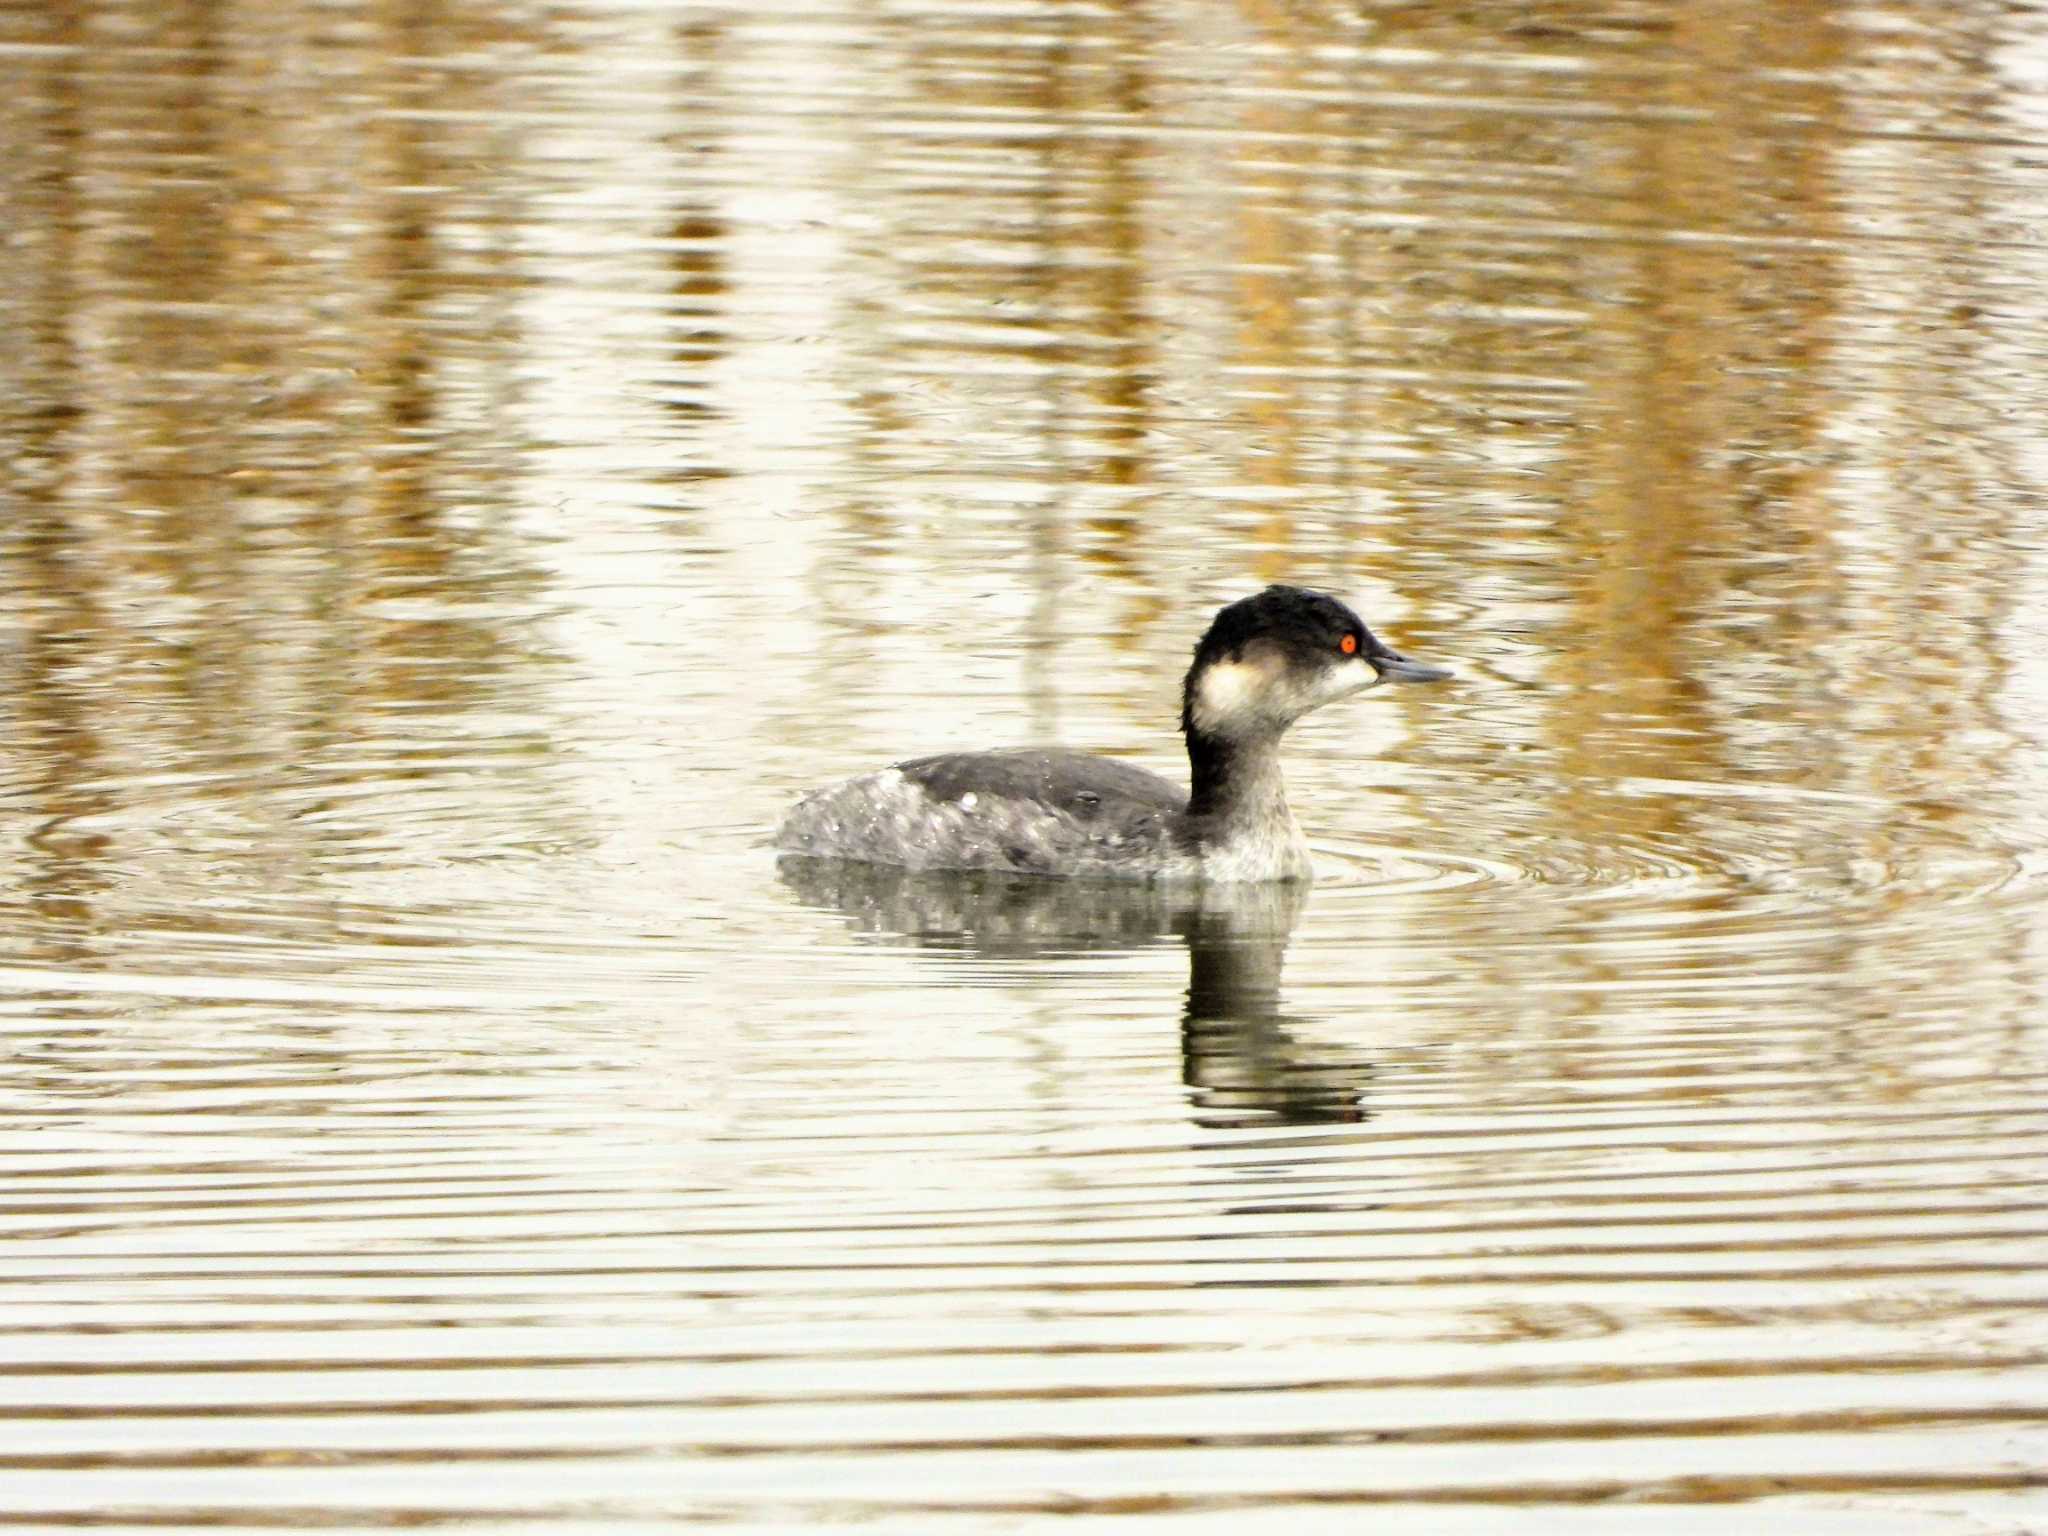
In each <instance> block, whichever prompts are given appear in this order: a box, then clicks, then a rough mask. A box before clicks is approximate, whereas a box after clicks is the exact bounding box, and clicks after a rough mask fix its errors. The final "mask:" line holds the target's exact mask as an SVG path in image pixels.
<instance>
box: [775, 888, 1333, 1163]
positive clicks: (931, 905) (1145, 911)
mask: <svg viewBox="0 0 2048 1536" xmlns="http://www.w3.org/2000/svg"><path fill="white" fill-rule="evenodd" d="M776 868H777V872H778V874H779V875H780V876H781V879H782V881H783V883H784V884H785V885H786V886H788V888H789V889H790V890H791V892H793V893H794V894H795V896H796V897H797V899H798V900H800V901H802V902H803V903H804V904H805V905H807V906H811V907H817V908H822V909H826V910H833V911H837V912H839V913H840V914H842V915H843V916H845V917H846V918H847V919H848V920H850V921H851V922H852V923H853V925H854V927H855V928H856V929H857V930H858V931H860V932H862V933H866V934H871V935H873V936H875V937H876V938H878V939H881V940H883V941H885V942H893V943H898V944H902V945H906V946H910V947H914V948H920V949H928V950H931V951H932V952H934V953H935V954H938V955H944V956H949V957H954V958H960V959H975V960H1027V959H1037V960H1043V961H1045V962H1047V963H1048V964H1053V963H1056V962H1057V961H1058V959H1059V958H1060V957H1062V956H1069V955H1074V954H1087V953H1101V952H1106V951H1113V950H1135V949H1143V948H1148V947H1150V946H1152V945H1154V944H1159V943H1163V942H1167V941H1169V940H1171V939H1173V938H1175V937H1178V938H1179V939H1180V940H1181V941H1182V942H1183V943H1185V944H1186V945H1187V951H1188V990H1187V996H1186V1002H1185V1006H1184V1007H1183V1008H1182V1011H1181V1075H1182V1081H1183V1082H1184V1083H1185V1084H1186V1085H1187V1087H1188V1090H1189V1095H1188V1097H1189V1103H1190V1106H1191V1108H1192V1110H1193V1118H1194V1120H1195V1122H1196V1124H1198V1125H1200V1126H1203V1127H1205V1128H1209V1129H1222V1128H1229V1127H1243V1126H1259V1125H1323V1124H1335V1123H1351V1122H1356V1121H1359V1120H1363V1119H1364V1118H1365V1117H1366V1113H1367V1111H1366V1110H1365V1109H1364V1108H1363V1107H1362V1105H1361V1097H1362V1094H1363V1091H1364V1087H1365V1083H1366V1081H1367V1079H1368V1078H1369V1077H1370V1075H1371V1067H1370V1064H1369V1063H1368V1062H1367V1061H1366V1060H1365V1058H1363V1057H1362V1056H1359V1055H1357V1054H1354V1053H1353V1052H1350V1051H1347V1050H1344V1049H1343V1048H1342V1047H1339V1046H1335V1045H1332V1044H1330V1043H1328V1042H1322V1041H1315V1040H1312V1039H1306V1038H1304V1037H1303V1036H1302V1035H1300V1034H1298V1033H1296V1029H1297V1027H1298V1026H1300V1025H1302V1024H1304V1023H1306V1022H1307V1021H1306V1020H1304V1019H1301V1018H1296V1017H1290V1016H1289V1015H1288V1014H1287V1013H1285V1012H1284V1011H1283V1010H1282V1008H1281V1003H1280V972H1281V966H1282V964H1283V962H1284V961H1285V959H1286V954H1287V942H1288V938H1289V935H1290V934H1292V932H1293V930H1294V925H1295V921H1296V919H1297V918H1298V917H1299V916H1300V914H1301V908H1302V905H1303V903H1304V902H1305V901H1306V900H1307V898H1308V889H1307V887H1306V885H1305V884H1304V883H1302V882H1297V881H1289V882H1274V883H1264V884H1232V885H1211V886H1170V885H1169V886H1162V885H1132V884H1127V883H1121V882H1109V881H1100V882H1091V881H1076V880H1042V879H1032V878H1030V877H1026V876H1017V875H1006V874H1000V873H988V872H969V873H960V874H936V873H930V872H925V873H914V872H912V871H908V870H903V869H898V868H895V867H893V866H889V865H881V864H863V863H855V862H852V861H848V860H841V859H816V858H806V857H801V856H796V855H789V856H785V857H783V858H782V859H780V860H779V861H778V862H777V866H776ZM963 979H965V980H968V981H974V980H982V981H984V982H985V983H986V984H990V985H999V984H1001V981H1002V980H1003V979H1005V978H1002V977H995V976H989V975H988V974H987V973H980V972H974V971H971V970H970V971H968V972H966V973H964V975H963Z"/></svg>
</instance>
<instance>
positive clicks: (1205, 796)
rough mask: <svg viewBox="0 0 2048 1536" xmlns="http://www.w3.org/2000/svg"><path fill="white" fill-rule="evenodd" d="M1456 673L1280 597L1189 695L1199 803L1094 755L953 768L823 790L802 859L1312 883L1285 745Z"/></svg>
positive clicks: (959, 762)
mask: <svg viewBox="0 0 2048 1536" xmlns="http://www.w3.org/2000/svg"><path fill="white" fill-rule="evenodd" d="M1450 675H1451V674H1450V673H1448V672H1446V671H1444V670H1443V669H1442V668H1440V667H1431V666H1425V665H1423V664H1422V663H1421V662H1416V661H1410V660H1409V659H1408V658H1407V657H1405V656H1403V655H1401V654H1400V653H1398V652H1396V651H1393V650H1390V649H1389V648H1388V647H1387V646H1386V645H1384V644H1382V643H1381V642H1380V640H1379V639H1378V637H1377V636H1375V635H1374V634H1373V632H1372V631H1371V630H1369V629H1367V628H1366V627H1365V624H1364V622H1363V621H1362V620H1361V619H1360V618H1359V617H1358V615H1357V614H1355V613H1353V612H1352V611H1351V610H1350V609H1349V608H1347V607H1346V606H1345V605H1344V604H1343V603H1341V602H1339V601H1338V600H1337V599H1336V598H1334V597H1331V596H1329V595H1328V594H1327V593H1323V592H1312V591H1309V590H1308V589H1306V588H1303V587H1283V586H1273V587H1268V588H1266V590H1265V591H1263V592H1260V593H1258V594H1256V595H1255V596H1252V597H1247V598H1241V599H1240V600H1238V601H1237V602H1234V603H1231V604H1230V605H1229V606H1227V607H1226V608H1224V609H1222V610H1221V611H1220V612H1219V613H1218V614H1217V615H1216V618H1215V620H1214V621H1213V622H1212V623H1211V624H1210V625H1209V629H1208V632H1207V633H1206V634H1204V635H1203V636H1202V639H1201V643H1200V644H1199V645H1197V646H1196V647H1195V659H1194V663H1193V664H1192V665H1191V666H1190V667H1189V668H1188V673H1187V679H1186V681H1185V682H1184V683H1183V684H1182V688H1181V716H1180V728H1181V731H1182V733H1183V734H1184V735H1185V736H1186V737H1187V748H1188V770H1189V780H1190V787H1189V789H1188V790H1187V791H1186V792H1185V793H1184V792H1182V790H1181V789H1180V787H1179V786H1178V785H1176V784H1174V783H1172V782H1171V781H1170V780H1167V779H1163V778H1161V777H1160V776H1159V775H1158V774H1156V773H1148V772H1146V771H1145V770H1144V769H1142V768H1134V767H1132V766H1131V765H1130V764H1128V763H1120V762H1117V761H1115V760H1113V759H1110V758H1104V757H1091V756H1089V755H1087V754H1086V753H1081V752H1063V751H1032V750H1023V751H1005V752H945V753H941V754H939V755H938V756H936V757H919V758H913V759H911V760H910V761H909V762H903V763H898V764H896V765H895V766H894V767H893V768H884V769H881V770H879V771H877V772H874V773H864V774H862V775H860V776H859V777H858V778H852V779H846V780H843V781H841V782H839V783H837V784H829V785H827V786H825V787H824V788H823V789H819V790H815V791H813V792H812V793H811V794H808V795H806V796H805V797H804V798H803V799H802V800H800V801H798V802H797V804H796V806H795V808H794V809H792V810H791V811H790V813H789V816H788V818H787V819H786V820H785V821H784V822H783V824H782V829H781V831H780V832H778V833H777V834H776V838H775V846H776V847H777V848H779V849H781V850H782V851H783V852H785V853H791V854H803V855H809V856H812V857H817V858H834V859H858V860H862V861H864V862H867V863H873V864H893V865H899V866H901V867H903V868H906V869H913V870H941V869H995V870H1006V871H1009V872H1011V873H1015V874H1029V875H1046V876H1053V877H1065V878H1072V879H1098V880H1101V879H1107V880H1194V881H1232V880H1306V879H1308V878H1309V873H1310V868H1309V851H1308V840H1307V839H1306V838H1304V837H1303V836H1302V834H1301V828H1300V826H1299V825H1297V824H1296V822H1295V820H1294V813H1293V812H1292V811H1291V810H1289V809H1288V806H1287V792H1286V786H1285V785H1284V784H1283V783H1282V782H1281V777H1280V738H1281V736H1282V735H1284V734H1285V733H1286V730H1287V728H1288V726H1290V725H1292V724H1293V723H1294V722H1295V721H1296V720H1299V719H1300V718H1301V717H1302V716H1303V715H1305V714H1307V713H1308V712H1309V711H1310V710H1312V709H1319V708H1321V707H1322V706H1323V705H1325V704H1328V703H1330V702H1331V701H1332V700H1335V699H1341V698H1344V697H1346V696H1348V695H1350V694H1354V693H1361V692H1363V691H1364V690H1366V689H1368V688H1374V687H1377V686H1379V685H1380V684H1381V683H1388V682H1395V683H1426V682H1434V681H1437V680H1439V679H1441V678H1446V677H1449V676H1450Z"/></svg>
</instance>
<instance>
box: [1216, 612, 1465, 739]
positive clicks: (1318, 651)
mask: <svg viewBox="0 0 2048 1536" xmlns="http://www.w3.org/2000/svg"><path fill="white" fill-rule="evenodd" d="M1449 676H1450V674H1449V673H1448V672H1445V671H1442V670H1441V669H1439V668H1436V667H1426V666H1423V665H1421V664H1420V663H1417V662H1412V661H1409V660H1408V659H1407V658H1406V657H1404V656H1402V655H1400V654H1399V653H1398V652H1396V651H1393V650H1390V649H1388V648H1387V647H1386V646H1385V645H1383V644H1382V643H1381V642H1380V640H1379V638H1378V637H1377V636H1376V635H1374V634H1373V632H1372V631H1371V630H1369V629H1367V628H1366V627H1365V621H1364V620H1363V619H1361V618H1359V616H1358V615H1357V614H1355V613H1353V612H1352V611H1351V610H1350V608H1348V607H1346V606H1345V605H1344V604H1343V603H1341V602H1339V601H1338V600H1337V599H1336V598H1334V597H1331V596H1330V595H1329V594H1328V593H1327V592H1312V591H1310V590H1309V589H1308V588H1306V587H1282V586H1272V587H1268V588H1266V590H1265V591H1263V592H1260V593H1256V594H1255V595H1253V596H1251V597H1245V598H1240V599H1238V601H1236V602H1234V603H1231V604H1230V605H1229V606H1227V607H1225V608H1224V609H1223V610H1222V611H1221V612H1219V613H1218V614H1217V615H1216V617H1215V619H1214V621H1213V622H1211V624H1210V625H1209V629H1208V632H1207V633H1206V634H1204V635H1203V636H1202V639H1201V643H1200V644H1198V645H1197V646H1196V647H1195V660H1194V664H1193V665H1192V666H1190V667H1189V668H1188V675H1187V680H1186V682H1185V683H1184V684H1183V686H1182V690H1181V729H1182V730H1183V731H1186V732H1187V733H1188V734H1189V736H1191V737H1193V736H1205V737H1213V738H1221V739H1226V740H1231V739H1245V738H1249V737H1256V736H1261V735H1267V736H1277V735H1278V734H1279V733H1280V732H1282V731H1284V730H1286V728H1287V727H1288V726H1289V725H1290V724H1292V723H1293V722H1294V721H1295V720H1298V719H1299V718H1300V717H1301V716H1303V715H1305V714H1307V713H1308V712H1309V711H1310V710H1312V709H1315V708H1317V707H1318V706H1320V705H1323V704H1327V703H1329V702H1330V701H1331V700H1333V699H1340V698H1343V697H1344V696H1346V695H1347V694H1352V693H1358V692H1360V691H1362V690H1363V689H1367V688H1371V687H1375V686H1377V685H1378V684H1380V683H1382V682H1428V681H1431V680H1433V679H1436V678H1442V677H1449Z"/></svg>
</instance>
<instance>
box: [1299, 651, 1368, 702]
mask: <svg viewBox="0 0 2048 1536" xmlns="http://www.w3.org/2000/svg"><path fill="white" fill-rule="evenodd" d="M1383 681H1384V679H1383V678H1381V676H1380V674H1379V671H1378V669H1377V668H1375V667H1374V666H1373V664H1372V663H1371V662H1369V661H1367V660H1366V659H1365V658H1364V657H1363V656H1347V657H1346V658H1345V659H1344V660H1343V661H1341V662H1339V663H1338V664H1337V665H1336V666H1334V667H1332V668H1330V669H1329V671H1327V672H1325V673H1324V674H1323V675H1322V678H1321V680H1320V686H1319V687H1318V688H1317V690H1316V703H1318V704H1327V703H1329V702H1330V700H1332V699H1342V698H1348V697H1349V696H1350V695H1352V694H1354V693H1359V692H1362V691H1363V690H1365V689H1367V688H1377V687H1378V686H1379V685H1380V684H1381V682H1383Z"/></svg>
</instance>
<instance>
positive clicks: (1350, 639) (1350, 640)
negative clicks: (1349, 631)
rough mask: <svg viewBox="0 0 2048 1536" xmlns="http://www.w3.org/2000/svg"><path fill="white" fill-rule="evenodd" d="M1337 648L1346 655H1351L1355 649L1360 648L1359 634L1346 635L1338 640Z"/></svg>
mask: <svg viewBox="0 0 2048 1536" xmlns="http://www.w3.org/2000/svg"><path fill="white" fill-rule="evenodd" d="M1337 649H1338V650H1340V651H1342V652H1343V653H1344V654H1345V655H1346V656H1349V655H1350V654H1351V653H1352V652H1353V651H1355V650H1357V649H1358V636H1356V635H1346V636H1345V637H1344V638H1343V639H1342V640H1339V641H1338V642H1337Z"/></svg>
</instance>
